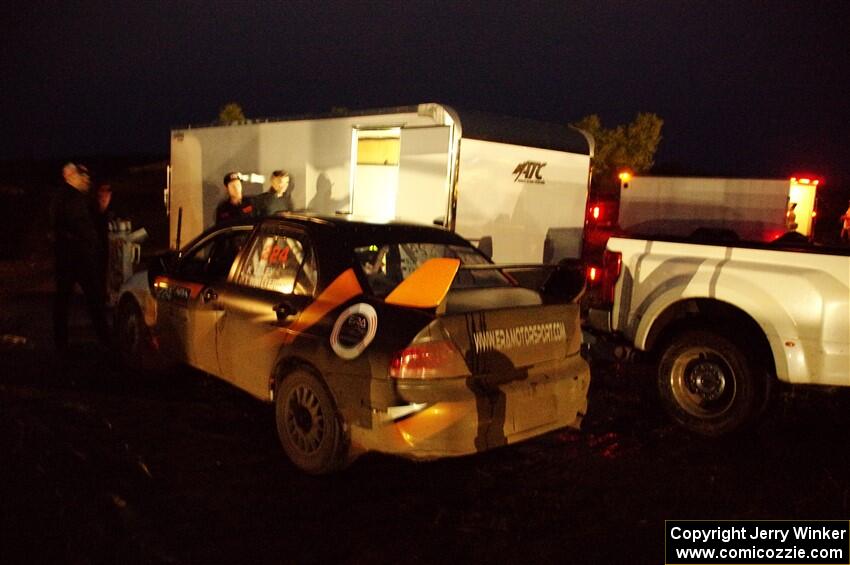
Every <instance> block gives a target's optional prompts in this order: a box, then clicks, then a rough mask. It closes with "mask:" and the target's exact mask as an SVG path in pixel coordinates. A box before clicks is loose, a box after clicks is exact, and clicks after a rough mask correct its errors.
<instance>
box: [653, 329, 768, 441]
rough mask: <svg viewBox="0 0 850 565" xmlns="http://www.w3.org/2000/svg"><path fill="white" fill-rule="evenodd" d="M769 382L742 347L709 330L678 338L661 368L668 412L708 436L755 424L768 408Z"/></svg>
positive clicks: (677, 421) (660, 376) (673, 341)
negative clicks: (760, 414) (756, 419)
mask: <svg viewBox="0 0 850 565" xmlns="http://www.w3.org/2000/svg"><path fill="white" fill-rule="evenodd" d="M766 380H767V379H766V376H765V375H763V374H762V372H761V371H760V370H759V368H758V366H757V365H756V364H755V363H752V362H750V361H748V359H747V356H746V355H745V354H744V351H743V349H742V348H741V347H740V346H738V345H737V344H736V343H734V342H732V341H730V340H729V339H727V338H725V337H723V336H720V335H717V334H715V333H713V332H710V331H704V330H690V331H685V332H683V333H681V334H679V335H677V336H676V337H675V338H674V339H673V340H672V342H671V343H670V344H669V345H668V347H667V348H666V349H665V351H664V353H663V355H662V357H661V361H660V362H659V364H658V389H659V393H660V395H661V400H662V403H663V404H664V407H665V409H666V410H667V412H668V413H669V414H670V416H671V417H672V418H673V420H674V421H676V423H678V424H680V425H681V426H683V427H685V428H686V429H688V430H689V431H692V432H694V433H697V434H700V435H703V436H709V437H718V436H722V435H725V434H728V433H731V432H734V431H739V430H741V429H743V428H745V427H747V426H748V425H749V424H751V423H753V421H754V420H755V418H756V416H758V415H759V413H760V412H761V408H762V407H763V406H764V399H763V396H764V395H766V394H767V391H768V387H767V384H768V383H767V382H766Z"/></svg>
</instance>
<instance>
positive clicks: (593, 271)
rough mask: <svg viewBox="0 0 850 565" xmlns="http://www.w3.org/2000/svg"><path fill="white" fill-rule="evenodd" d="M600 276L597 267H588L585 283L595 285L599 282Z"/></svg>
mask: <svg viewBox="0 0 850 565" xmlns="http://www.w3.org/2000/svg"><path fill="white" fill-rule="evenodd" d="M601 276H602V270H601V269H600V268H599V267H596V266H594V265H590V266H589V267H588V268H587V282H589V283H590V284H595V283H597V282H599V277H601Z"/></svg>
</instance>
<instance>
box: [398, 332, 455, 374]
mask: <svg viewBox="0 0 850 565" xmlns="http://www.w3.org/2000/svg"><path fill="white" fill-rule="evenodd" d="M389 373H390V376H391V377H393V378H396V379H447V378H452V377H463V376H469V375H470V372H469V369H468V368H467V366H466V363H465V362H464V360H463V356H462V355H461V354H460V352H459V351H458V350H457V348H456V347H455V346H454V344H453V343H452V342H451V341H448V340H440V341H428V342H423V343H417V344H415V345H411V346H410V347H408V348H405V349H402V350H401V351H398V352H396V353H395V355H393V356H392V359H391V360H390V367H389Z"/></svg>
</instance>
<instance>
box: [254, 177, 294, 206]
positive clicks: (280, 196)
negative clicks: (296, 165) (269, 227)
mask: <svg viewBox="0 0 850 565" xmlns="http://www.w3.org/2000/svg"><path fill="white" fill-rule="evenodd" d="M271 182H272V185H271V187H270V188H269V190H268V191H267V192H264V193H263V194H260V195H259V196H257V197H256V198H254V205H255V207H256V208H257V213H258V214H259V215H260V216H271V215H272V214H274V213H275V212H280V211H291V210H292V181H291V179H290V178H289V173H287V172H286V171H274V172H273V173H272V181H271Z"/></svg>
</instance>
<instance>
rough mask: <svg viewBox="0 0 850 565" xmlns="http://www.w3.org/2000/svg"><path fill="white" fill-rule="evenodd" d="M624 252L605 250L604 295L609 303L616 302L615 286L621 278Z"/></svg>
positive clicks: (603, 262)
mask: <svg viewBox="0 0 850 565" xmlns="http://www.w3.org/2000/svg"><path fill="white" fill-rule="evenodd" d="M622 266H623V254H622V253H619V252H617V251H608V250H607V249H606V250H605V253H603V255H602V297H603V299H604V300H605V302H606V303H607V304H608V305H611V306H613V304H614V288H615V287H616V285H617V280H618V279H619V278H620V271H621V270H622Z"/></svg>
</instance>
